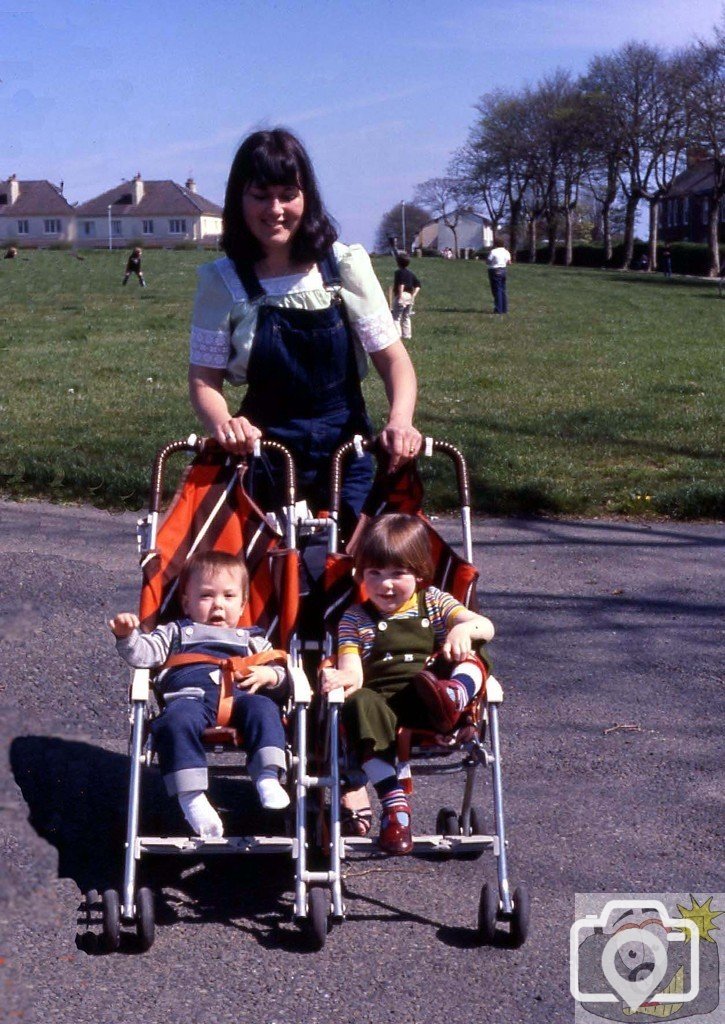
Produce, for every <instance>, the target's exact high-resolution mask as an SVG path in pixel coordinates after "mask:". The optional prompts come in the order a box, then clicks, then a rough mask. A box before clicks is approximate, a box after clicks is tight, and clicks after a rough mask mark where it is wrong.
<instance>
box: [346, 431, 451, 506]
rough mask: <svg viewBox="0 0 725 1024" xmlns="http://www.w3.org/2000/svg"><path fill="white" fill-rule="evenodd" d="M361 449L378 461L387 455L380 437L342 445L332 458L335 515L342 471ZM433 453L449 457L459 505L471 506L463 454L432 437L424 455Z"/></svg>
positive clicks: (425, 443)
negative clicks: (454, 477)
mask: <svg viewBox="0 0 725 1024" xmlns="http://www.w3.org/2000/svg"><path fill="white" fill-rule="evenodd" d="M359 449H362V450H363V451H367V452H371V453H372V454H373V455H375V457H376V458H378V459H380V458H382V457H383V456H385V455H386V454H387V452H386V451H385V449H384V448H383V445H382V442H381V441H380V438H379V437H374V438H361V437H357V438H354V439H353V440H352V441H347V442H346V443H345V444H343V445H340V447H339V448H338V449H337V451H336V452H335V454H334V456H333V458H332V477H331V482H330V506H331V508H330V511H331V512H332V513H333V515H335V514H338V513H339V511H340V491H341V489H342V470H343V467H344V464H345V462H346V460H347V459H348V458H350V456H351V455H352V454H353V452H356V451H358V450H359ZM433 452H441V453H442V454H444V455H447V456H448V457H449V459H450V460H451V461H452V462H453V464H454V466H455V470H456V482H457V484H458V498H459V504H460V506H461V508H468V507H469V506H470V504H471V487H470V483H469V477H468V466H467V465H466V460H465V459H464V457H463V454H462V453H461V452H460V451H459V449H458V448H456V446H455V445H453V444H450V442H448V441H435V440H434V439H433V438H432V437H426V438H425V442H424V445H423V450H422V454H424V455H426V456H430V455H432V454H433Z"/></svg>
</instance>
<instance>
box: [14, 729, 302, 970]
mask: <svg viewBox="0 0 725 1024" xmlns="http://www.w3.org/2000/svg"><path fill="white" fill-rule="evenodd" d="M10 764H11V768H12V771H13V774H14V776H15V781H16V782H17V784H18V786H19V788H20V790H21V792H22V795H23V798H24V800H25V802H26V803H27V805H28V808H29V815H28V820H29V822H30V824H31V825H32V827H33V828H34V829H35V831H36V832H37V834H38V835H39V836H40V837H41V838H42V839H44V840H45V841H46V842H47V843H49V844H50V845H51V846H53V847H55V849H56V850H57V852H58V876H59V877H61V878H70V879H72V880H73V881H74V882H75V883H76V885H77V886H78V888H79V889H80V890H81V892H82V893H83V894H84V899H83V901H82V903H81V906H80V907H79V917H78V924H79V932H78V935H77V936H76V945H77V946H78V948H79V949H82V950H84V951H85V952H87V953H95V952H97V951H99V946H98V942H97V937H98V930H99V929H100V919H99V917H98V915H97V914H96V915H95V916H94V917H93V918H92V916H91V915H90V914H89V913H87V909H86V902H85V894H86V893H87V892H89V891H90V890H96V891H97V892H103V890H104V889H107V888H116V889H120V887H121V883H122V879H123V864H124V846H125V832H126V815H127V800H128V781H129V761H128V758H127V757H125V756H123V755H121V754H117V753H112V752H109V751H107V750H103V749H101V748H100V747H96V746H93V745H91V744H88V743H83V742H80V741H75V740H68V739H62V738H58V737H52V736H50V737H49V736H23V737H19V738H17V739H15V740H14V741H13V742H12V744H11V747H10ZM211 798H212V801H213V802H214V804H215V805H216V806H217V808H218V809H219V810H220V813H221V815H222V818H223V820H224V822H225V828H226V831H227V833H228V834H229V835H234V834H237V835H250V834H261V835H275V834H277V835H279V834H283V833H284V827H283V822H282V820H281V819H279V817H278V816H277V815H274V816H272V815H268V814H265V812H264V811H262V810H261V808H260V807H259V806H258V804H257V801H256V795H255V794H254V791H253V788H252V786H251V783H250V782H249V781H248V780H246V779H244V780H241V779H239V778H238V777H236V778H235V777H233V776H224V777H220V776H218V775H217V776H215V777H214V778H213V781H212V784H211ZM140 831H141V834H146V835H159V836H164V835H169V836H170V835H174V836H179V835H187V834H189V832H188V826H186V825H185V823H184V821H183V818H182V816H181V812H180V811H179V809H178V806H177V803H176V801H175V800H172V799H170V798H169V797H168V796H167V794H166V791H165V789H164V787H163V783H162V781H161V778H160V776H159V773H158V771H157V770H156V769H155V768H152V769H150V770H147V771H145V772H144V776H143V782H142V798H141V824H140ZM138 881H139V885H146V886H149V887H150V888H151V889H152V890H153V892H154V894H155V909H156V924H157V926H160V927H165V926H168V925H172V924H174V923H177V922H183V923H186V924H187V925H189V924H193V923H198V924H203V923H207V922H219V923H222V924H226V925H228V926H229V927H232V928H237V929H240V930H243V931H246V932H249V933H250V934H251V935H253V936H254V938H255V939H256V940H257V941H258V942H259V943H260V945H262V946H264V947H266V948H273V949H279V948H284V949H287V950H294V951H302V950H303V948H306V940H305V938H304V936H302V935H300V933H299V931H298V930H297V929H296V928H294V927H293V926H292V925H291V918H292V897H291V891H292V890H293V888H294V875H293V867H292V860H291V858H289V857H287V856H281V855H271V856H264V857H249V858H245V857H243V856H240V857H218V856H217V857H214V856H210V857H206V858H202V857H199V858H194V859H191V858H189V857H180V856H179V857H175V856H164V857H150V856H147V857H145V858H143V859H142V861H141V862H140V865H139V879H138ZM93 929H95V931H94V930H93ZM126 939H127V936H124V941H123V943H122V946H121V951H122V952H134V951H135V946H134V944H133V943H128V942H127V941H126Z"/></svg>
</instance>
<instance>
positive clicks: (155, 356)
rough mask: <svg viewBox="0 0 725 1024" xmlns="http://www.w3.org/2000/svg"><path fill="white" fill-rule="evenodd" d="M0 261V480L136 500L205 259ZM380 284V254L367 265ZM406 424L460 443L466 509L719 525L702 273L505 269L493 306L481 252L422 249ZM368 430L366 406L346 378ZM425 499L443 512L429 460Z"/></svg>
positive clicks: (53, 492)
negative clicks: (127, 266)
mask: <svg viewBox="0 0 725 1024" xmlns="http://www.w3.org/2000/svg"><path fill="white" fill-rule="evenodd" d="M125 255H126V254H125V253H120V252H116V253H108V252H103V251H99V252H89V253H85V254H84V258H83V259H82V260H79V259H76V258H75V257H74V256H73V254H72V253H69V252H28V253H23V254H21V257H20V258H19V259H17V260H14V261H11V260H4V261H0V297H1V298H2V314H3V319H2V325H1V326H0V433H1V436H2V448H1V452H2V454H1V455H0V489H1V490H2V492H3V493H4V494H5V495H13V496H18V497H21V496H27V495H35V496H39V497H46V498H52V499H54V500H83V501H90V502H92V503H94V504H96V505H101V506H107V507H112V508H121V507H126V508H138V507H140V506H142V505H144V504H145V502H146V498H147V488H148V479H149V474H150V467H151V462H152V460H153V454H154V452H155V450H156V448H157V447H159V445H160V444H162V443H164V442H166V441H168V440H170V439H174V438H177V437H185V436H186V435H187V434H188V433H190V432H191V431H192V430H195V429H196V423H195V419H194V416H193V414H192V413H191V411H190V408H189V405H188V401H187V397H186V361H187V339H188V325H189V319H190V314H191V305H192V300H193V295H194V288H195V269H196V267H197V266H198V264H199V263H201V262H204V261H206V260H208V259H210V258H213V256H212V255H210V254H209V253H197V252H153V251H149V252H147V253H146V254H145V255H144V271H145V274H146V278H147V281H148V282H149V287H148V288H147V289H146V290H142V289H140V288H139V287H138V284H137V283H136V282H135V280H131V281H129V284H128V286H127V287H126V288H121V286H120V284H121V277H122V273H123V267H124V261H125ZM375 265H376V268H377V270H378V274H379V276H380V278H381V281H382V282H383V284H384V286H385V287H386V288H387V286H388V285H389V284H390V283H391V281H392V273H393V265H392V261H391V260H390V259H380V260H377V261H376V264H375ZM414 269H415V270H416V273H417V274H418V275H419V277H420V278H421V280H422V283H423V290H422V292H421V294H420V297H419V300H418V303H417V315H416V316H415V318H414V321H413V329H414V338H413V341H412V343H411V344H410V352H411V355H412V357H413V360H414V362H415V365H416V368H417V371H418V377H419V381H420V398H419V405H418V409H419V412H418V417H417V424H418V426H419V428H420V429H421V430H422V431H423V432H424V433H428V434H431V435H432V436H434V437H436V438H441V439H445V440H449V441H452V442H454V443H455V444H457V445H459V446H460V447H461V448H462V449H463V451H464V453H465V454H466V456H467V458H468V462H469V466H470V469H471V478H472V486H473V495H474V507H475V509H476V510H477V511H479V512H488V513H520V512H546V513H550V514H576V515H587V516H590V515H600V514H628V515H666V516H672V517H675V518H698V517H711V518H712V517H722V516H723V514H724V512H725V508H724V502H723V491H724V490H725V488H724V486H723V462H722V450H721V449H722V428H721V424H722V409H723V383H722V342H723V337H724V336H725V299H722V300H720V299H718V293H717V286H716V285H715V284H714V283H713V282H708V281H699V280H691V279H685V278H675V279H673V280H672V281H670V282H666V281H664V280H663V279H662V278H661V277H660V276H647V275H642V274H622V273H617V272H606V273H605V272H602V271H594V270H573V269H569V270H565V269H563V268H555V269H552V268H549V267H537V266H535V267H529V266H517V267H515V268H513V270H511V272H510V274H509V303H510V308H511V313H510V315H509V316H508V317H495V316H493V315H490V312H489V311H490V308H491V301H490V295H489V293H488V283H487V279H486V272H485V267H484V266H483V265H482V264H481V263H473V262H471V263H467V262H454V261H445V260H434V259H430V260H421V261H419V262H416V264H415V267H414ZM365 389H366V394H367V396H368V401H369V405H370V409H371V413H372V415H373V419H374V421H375V422H376V423H382V416H383V411H384V397H383V392H382V387H381V385H380V382H379V381H378V380H377V378H376V377H375V375H374V374H371V376H370V377H368V379H367V381H366V384H365ZM426 472H427V474H429V476H430V479H429V502H428V504H429V506H430V507H431V508H432V509H433V508H437V509H439V510H443V509H446V508H450V507H452V506H453V505H455V503H456V499H455V497H454V496H453V495H452V488H451V480H450V477H449V475H448V474H449V470H448V468H447V466H445V465H443V466H439V465H438V464H437V462H436V465H435V466H434V467H433V468H432V470H430V471H426Z"/></svg>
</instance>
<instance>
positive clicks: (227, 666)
mask: <svg viewBox="0 0 725 1024" xmlns="http://www.w3.org/2000/svg"><path fill="white" fill-rule="evenodd" d="M272 661H281V662H283V663H285V664H286V662H287V652H286V651H276V650H271V651H260V652H259V653H258V654H248V655H246V657H242V656H241V655H237V654H235V655H232V657H231V658H216V657H215V656H214V655H213V654H172V655H171V656H170V657H169V658H167V659H166V661H165V662H164V666H163V667H164V669H167V668H179V667H180V666H181V665H216V666H217V667H218V668H220V669H221V687H220V693H219V709H218V710H217V716H216V721H217V725H222V726H224V725H229V722H230V721H231V717H232V704H233V703H234V677H235V675H236V674H237V673H240V674H241V675H242V676H244V675H246V674H247V673H248V671H249V669H251V668H254V666H255V665H269V663H270V662H272Z"/></svg>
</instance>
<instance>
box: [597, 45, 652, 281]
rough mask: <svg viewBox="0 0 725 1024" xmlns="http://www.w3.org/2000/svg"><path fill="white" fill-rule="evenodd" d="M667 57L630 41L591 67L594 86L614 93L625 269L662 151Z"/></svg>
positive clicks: (612, 111)
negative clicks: (660, 124)
mask: <svg viewBox="0 0 725 1024" xmlns="http://www.w3.org/2000/svg"><path fill="white" fill-rule="evenodd" d="M664 64H665V61H664V57H663V56H662V54H661V52H660V51H659V50H658V49H657V48H656V47H654V46H649V45H648V44H646V43H627V44H626V45H625V46H623V47H622V48H621V49H619V50H617V51H615V52H614V53H612V54H609V55H607V56H606V57H596V58H595V59H594V60H593V61H592V63H591V64H590V67H589V73H588V76H587V78H588V81H589V83H590V86H592V87H593V88H594V90H595V91H596V92H598V93H600V94H603V95H606V96H608V97H609V98H610V111H611V115H612V117H613V120H614V129H615V133H616V135H617V137H618V138H619V141H620V144H621V163H620V170H619V180H620V184H621V186H622V190H623V191H624V195H625V199H626V215H625V228H624V259H623V269H625V270H626V269H628V268H629V266H630V264H631V262H632V256H633V253H634V228H635V219H636V215H637V207H638V206H639V203H640V201H641V200H642V199H643V198H647V197H648V195H649V189H650V181H651V180H652V179H653V174H654V168H655V164H656V162H657V159H658V156H659V144H658V128H657V123H658V117H659V110H660V95H659V94H660V91H661V89H662V87H663V74H664V72H663V67H664Z"/></svg>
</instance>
